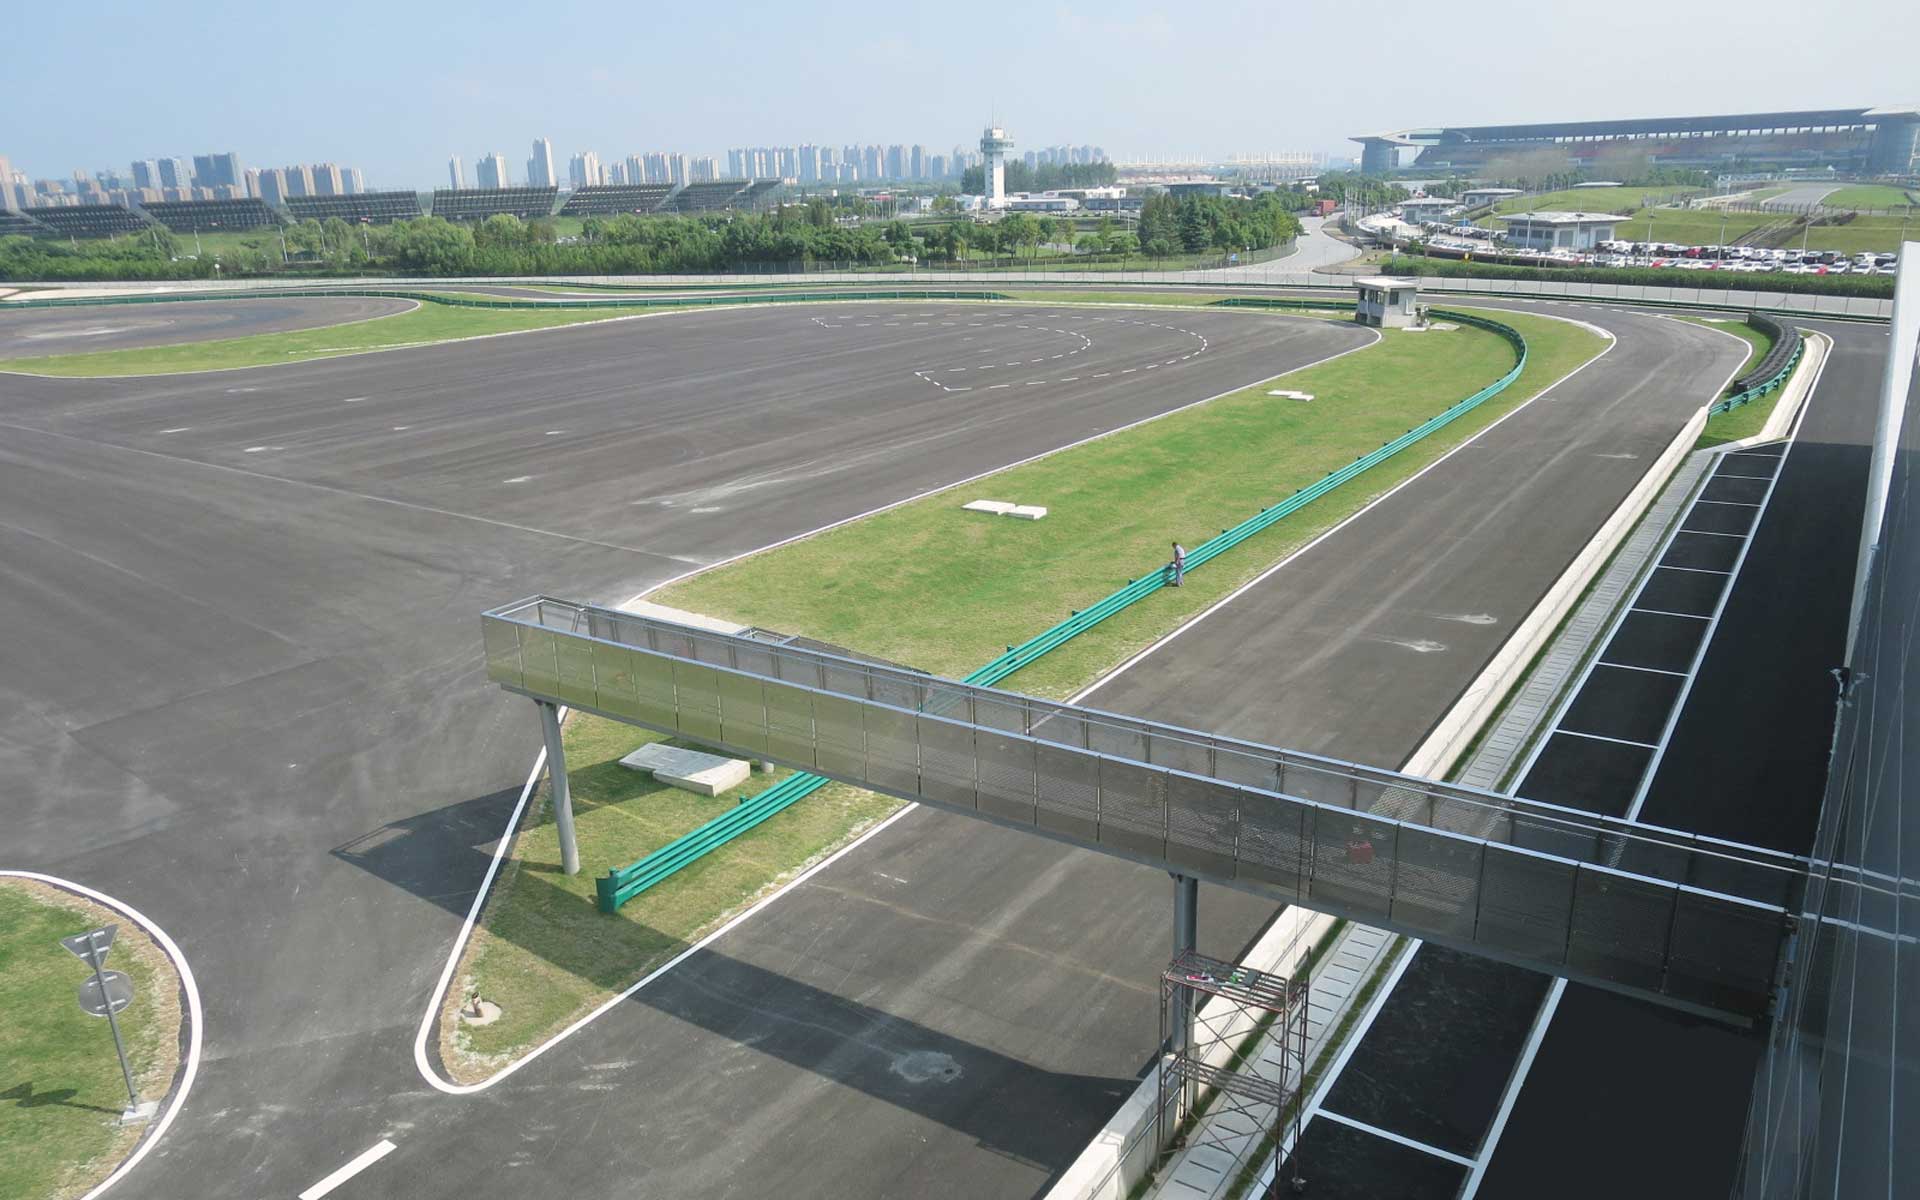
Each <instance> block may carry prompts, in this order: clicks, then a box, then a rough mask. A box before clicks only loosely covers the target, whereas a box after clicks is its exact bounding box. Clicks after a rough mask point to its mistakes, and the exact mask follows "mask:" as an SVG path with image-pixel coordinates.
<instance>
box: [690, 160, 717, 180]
mask: <svg viewBox="0 0 1920 1200" xmlns="http://www.w3.org/2000/svg"><path fill="white" fill-rule="evenodd" d="M687 175H688V180H687V182H689V183H712V182H713V181H714V180H716V179H718V178H720V160H719V159H717V158H715V157H714V156H713V155H711V154H703V155H700V156H699V157H697V158H693V159H689V160H688V162H687Z"/></svg>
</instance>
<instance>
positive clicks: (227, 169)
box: [193, 151, 246, 188]
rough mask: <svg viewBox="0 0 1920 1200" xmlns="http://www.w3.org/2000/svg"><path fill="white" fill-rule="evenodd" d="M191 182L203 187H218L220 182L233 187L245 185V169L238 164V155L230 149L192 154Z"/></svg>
mask: <svg viewBox="0 0 1920 1200" xmlns="http://www.w3.org/2000/svg"><path fill="white" fill-rule="evenodd" d="M193 184H194V186H195V187H203V188H218V187H220V186H221V185H222V184H225V185H227V186H228V187H234V188H240V187H245V186H246V171H245V169H244V168H242V167H241V165H240V156H239V155H237V154H235V153H233V152H232V151H228V152H227V153H225V154H196V155H194V156H193Z"/></svg>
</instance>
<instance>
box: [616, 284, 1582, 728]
mask: <svg viewBox="0 0 1920 1200" xmlns="http://www.w3.org/2000/svg"><path fill="white" fill-rule="evenodd" d="M1497 316H1498V319H1500V320H1503V321H1508V322H1509V323H1511V324H1512V325H1514V326H1515V327H1516V328H1518V329H1520V330H1521V331H1522V333H1523V334H1524V335H1525V336H1526V337H1527V339H1528V342H1529V343H1530V345H1531V347H1532V353H1531V358H1530V360H1529V363H1528V366H1527V370H1526V372H1525V373H1524V374H1523V375H1522V376H1521V378H1520V379H1519V380H1517V381H1516V382H1515V383H1514V385H1513V386H1512V387H1509V388H1508V389H1507V390H1506V391H1505V392H1503V393H1501V394H1500V395H1499V396H1497V397H1495V398H1494V399H1492V400H1490V401H1488V402H1487V403H1486V404H1484V405H1482V406H1481V407H1480V408H1479V409H1477V410H1475V411H1474V412H1472V413H1470V414H1468V415H1467V416H1465V417H1463V418H1461V419H1460V420H1458V421H1455V422H1454V423H1453V424H1452V425H1449V426H1448V427H1447V428H1445V429H1444V430H1442V431H1441V432H1439V433H1438V434H1435V435H1434V436H1432V437H1430V438H1428V439H1426V440H1425V441H1424V442H1421V443H1419V444H1418V445H1416V446H1414V447H1411V448H1409V449H1408V450H1406V451H1403V452H1402V453H1401V454H1399V455H1397V456H1396V457H1394V458H1392V459H1390V460H1388V461H1387V462H1386V463H1383V464H1381V465H1380V466H1379V467H1376V468H1375V469H1373V470H1372V471H1369V472H1368V473H1367V474H1366V475H1364V476H1362V477H1361V478H1360V479H1358V480H1355V481H1354V482H1352V483H1350V484H1348V485H1347V486H1346V487H1344V488H1341V489H1339V490H1338V491H1335V492H1333V493H1332V494H1330V495H1328V496H1326V497H1323V498H1322V499H1320V500H1318V501H1316V502H1315V503H1314V504H1312V505H1311V506H1309V507H1308V508H1307V509H1305V510H1303V511H1302V512H1300V513H1298V514H1296V515H1294V516H1292V517H1289V518H1287V519H1286V520H1283V521H1280V522H1278V523H1276V524H1275V525H1274V526H1272V527H1271V528H1269V529H1267V530H1265V531H1263V532H1262V533H1260V534H1259V535H1257V536H1256V537H1255V538H1253V539H1251V540H1249V541H1248V542H1246V543H1244V544H1243V546H1242V547H1241V548H1239V549H1237V550H1236V551H1235V553H1233V554H1232V555H1230V556H1227V557H1225V558H1222V559H1220V560H1219V561H1218V562H1217V563H1214V564H1210V565H1209V567H1208V569H1207V570H1205V571H1200V572H1196V573H1195V574H1194V575H1193V576H1191V577H1189V579H1188V580H1187V585H1186V586H1185V587H1183V588H1180V589H1177V590H1175V589H1168V590H1165V591H1162V592H1160V593H1157V594H1156V595H1154V596H1153V597H1151V598H1149V599H1148V600H1146V601H1145V602H1143V603H1140V604H1136V605H1134V606H1133V607H1132V608H1130V609H1128V610H1126V611H1125V612H1123V613H1121V614H1119V615H1117V616H1115V617H1112V618H1110V619H1109V620H1107V621H1105V622H1104V623H1102V624H1101V625H1099V626H1098V627H1096V628H1095V629H1093V630H1092V631H1090V632H1088V633H1086V634H1084V635H1082V636H1080V637H1078V638H1075V639H1074V640H1073V641H1071V642H1069V643H1067V644H1066V645H1065V646H1063V647H1061V648H1060V649H1059V650H1056V651H1055V652H1053V653H1052V654H1050V655H1048V656H1047V657H1045V658H1043V659H1041V660H1040V661H1039V662H1037V663H1035V664H1034V665H1032V666H1030V667H1028V668H1026V669H1025V670H1023V671H1022V672H1021V673H1020V674H1019V676H1018V677H1017V681H1016V682H1015V683H1014V684H1013V685H1012V686H1015V687H1017V688H1019V689H1020V690H1022V691H1025V692H1031V693H1038V694H1040V695H1045V696H1064V695H1069V694H1071V693H1072V692H1074V691H1077V690H1078V689H1079V688H1080V687H1082V686H1084V685H1085V684H1086V683H1087V682H1089V681H1090V680H1092V679H1095V678H1097V677H1099V676H1100V675H1101V674H1103V673H1105V672H1106V671H1108V670H1110V669H1112V668H1113V667H1114V666H1115V665H1117V664H1118V663H1120V662H1121V661H1123V660H1124V659H1126V658H1127V657H1128V656H1130V655H1132V654H1133V653H1135V652H1137V651H1138V650H1139V649H1141V648H1143V647H1144V646H1146V645H1148V644H1149V643H1151V642H1152V641H1154V640H1155V639H1157V638H1158V637H1159V636H1161V635H1162V634H1163V633H1165V632H1166V631H1167V630H1168V629H1170V628H1172V627H1173V626H1174V625H1176V624H1178V623H1179V622H1180V621H1182V620H1184V619H1185V618H1186V617H1188V616H1190V615H1191V614H1192V613H1194V612H1196V611H1198V610H1200V609H1201V608H1204V607H1206V606H1207V605H1209V604H1211V603H1213V602H1214V601H1215V600H1217V599H1219V598H1220V597H1222V596H1224V595H1226V594H1227V593H1228V592H1230V591H1232V590H1233V589H1234V588H1236V587H1238V586H1239V585H1240V584H1242V583H1244V582H1245V581H1246V580H1248V579H1250V578H1252V577H1253V576H1254V575H1256V574H1258V573H1259V572H1260V571H1262V570H1264V569H1266V567H1267V566H1268V565H1270V564H1271V563H1273V562H1276V561H1278V560H1279V559H1281V558H1284V557H1285V556H1286V555H1287V554H1288V553H1290V552H1292V551H1293V550H1295V549H1298V548H1299V547H1300V546H1302V545H1304V544H1305V543H1306V542H1308V541H1310V540H1311V539H1313V538H1314V537H1317V536H1318V535H1319V534H1320V533H1322V532H1324V531H1325V530H1326V529H1328V528H1330V527H1331V526H1332V525H1334V524H1336V523H1337V522H1339V521H1340V520H1342V519H1344V518H1345V517H1347V516H1348V515H1350V514H1352V513H1353V512H1355V511H1357V510H1358V509H1360V508H1362V507H1364V506H1365V505H1366V504H1367V503H1368V502H1369V501H1370V500H1372V499H1373V498H1374V497H1375V496H1377V495H1379V494H1380V493H1382V492H1384V491H1386V490H1388V489H1390V488H1392V487H1393V486H1395V485H1397V484H1398V483H1400V482H1401V481H1402V480H1404V479H1406V478H1407V477H1409V476H1410V475H1412V474H1414V473H1415V472H1417V471H1418V470H1420V469H1421V468H1422V467H1424V466H1425V465H1426V464H1428V463H1430V462H1432V461H1433V460H1434V459H1435V458H1437V457H1439V456H1440V455H1441V454H1443V453H1445V452H1446V451H1447V450H1448V449H1450V448H1451V447H1453V446H1456V445H1458V444H1459V443H1460V442H1461V441H1463V440H1465V439H1466V438H1467V437H1469V436H1471V435H1472V434H1473V433H1475V432H1477V431H1478V430H1480V429H1483V428H1485V427H1486V426H1487V425H1488V424H1489V423H1490V422H1492V421H1494V420H1496V419H1498V418H1499V417H1500V416H1501V415H1503V414H1504V413H1507V412H1509V411H1511V410H1512V409H1513V408H1514V407H1515V406H1516V405H1518V404H1520V403H1522V402H1523V401H1525V400H1526V399H1528V398H1530V397H1532V396H1534V395H1536V394H1538V393H1539V391H1540V390H1541V389H1542V388H1544V387H1546V386H1547V384H1549V383H1551V382H1552V381H1554V380H1556V379H1558V378H1560V377H1561V376H1563V375H1565V374H1566V373H1567V372H1568V371H1571V370H1572V369H1574V368H1575V367H1577V366H1579V365H1580V364H1581V363H1583V362H1585V361H1586V360H1587V359H1589V358H1591V357H1592V356H1593V355H1595V354H1597V353H1599V352H1600V350H1601V349H1603V348H1604V345H1605V343H1604V340H1603V339H1602V338H1600V337H1599V336H1598V335H1596V334H1594V333H1593V332H1591V331H1589V330H1587V329H1583V328H1581V327H1579V326H1575V325H1571V324H1568V323H1566V322H1561V321H1556V320H1552V319H1550V318H1545V317H1535V316H1528V315H1516V314H1512V313H1504V312H1503V313H1500V314H1497ZM1511 363H1512V356H1511V351H1510V350H1509V349H1508V347H1507V345H1506V343H1505V342H1504V341H1502V340H1501V339H1499V338H1498V337H1496V336H1495V335H1493V334H1491V333H1486V332H1483V331H1479V330H1474V329H1460V330H1456V331H1453V332H1447V333H1417V334H1416V333H1404V332H1400V331H1394V330H1389V331H1387V333H1386V335H1385V337H1384V338H1383V339H1382V340H1381V342H1380V343H1379V344H1378V345H1377V346H1375V347H1372V348H1370V349H1366V350H1362V351H1360V352H1358V353H1355V354H1349V355H1347V356H1345V357H1343V358H1339V359H1336V360H1334V361H1332V362H1329V363H1325V364H1322V365H1320V366H1316V367H1308V368H1306V369H1305V370H1303V371H1298V372H1295V373H1293V374H1292V375H1289V376H1287V377H1286V379H1285V381H1284V382H1285V385H1286V386H1287V387H1288V388H1291V389H1297V390H1302V391H1307V392H1310V393H1313V394H1314V395H1315V397H1316V398H1315V399H1314V400H1313V401H1311V402H1309V403H1300V402H1297V401H1292V400H1285V399H1278V398H1274V397H1270V396H1268V395H1267V394H1266V393H1267V391H1268V390H1269V387H1270V386H1271V381H1270V382H1269V383H1262V384H1259V385H1256V386H1254V387H1250V388H1246V389H1243V390H1241V391H1238V392H1235V393H1233V394H1231V395H1229V396H1226V397H1223V398H1221V399H1219V400H1215V401H1213V402H1211V403H1209V404H1206V405H1203V406H1200V407H1198V408H1193V409H1189V410H1186V411H1185V412H1181V413H1176V414H1174V415H1172V416H1169V417H1165V418H1162V419H1161V420H1158V421H1154V422H1151V423H1149V424H1147V425H1143V426H1139V427H1137V428H1135V429H1131V430H1128V431H1126V432H1124V433H1120V434H1116V435H1114V436H1112V437H1108V438H1103V439H1101V440H1099V441H1096V442H1091V443H1088V444H1086V445H1084V446H1079V447H1076V448H1074V449H1072V450H1068V451H1064V452H1062V453H1060V454H1056V455H1053V456H1051V457H1049V458H1046V459H1042V460H1041V461H1039V462H1035V463H1030V464H1027V465H1026V466H1023V467H1016V468H1014V469H1012V470H1009V471H1005V472H1002V473H1000V474H998V475H995V476H992V477H990V478H988V479H985V480H980V481H977V482H975V483H973V484H970V485H969V486H968V488H967V489H966V493H965V495H960V494H938V495H935V496H931V497H927V498H924V499H921V500H916V501H914V502H912V503H910V504H905V505H901V506H900V507H898V508H894V509H890V510H888V511H886V512H884V513H879V514H876V515H874V516H872V517H868V518H866V519H865V520H862V521H859V522H856V523H855V524H852V525H846V526H841V527H840V528H838V529H834V530H830V531H828V532H826V533H823V534H821V535H819V536H817V537H813V538H809V539H807V540H805V541H801V542H796V543H793V544H791V545H788V546H785V547H782V548H780V549H778V550H775V551H772V552H769V553H767V554H763V555H757V556H754V557H752V558H748V559H744V560H741V561H740V562H737V563H734V564H732V565H730V566H727V567H723V568H720V569H718V570H715V571H709V572H706V573H703V574H701V575H698V576H695V577H694V578H692V579H689V580H686V581H684V582H682V583H679V584H675V585H674V586H672V587H670V588H668V589H666V590H665V591H663V592H661V593H659V594H656V595H655V596H654V597H653V598H654V599H656V600H660V601H662V602H663V603H667V604H673V605H678V606H680V607H684V608H690V609H694V610H696V611H700V612H711V613H716V614H724V615H726V616H728V617H730V618H732V619H735V620H738V621H740V622H742V623H745V624H756V625H761V626H764V627H767V628H771V629H781V630H787V631H792V632H804V633H807V634H810V635H812V636H814V637H818V638H822V639H824V640H827V641H831V642H835V643H837V644H840V645H845V646H855V647H858V648H860V649H861V650H863V651H865V652H868V653H872V654H877V655H880V656H881V657H884V658H888V659H891V660H893V661H896V662H904V663H910V664H912V665H914V666H917V667H921V668H924V669H926V670H930V671H934V672H937V673H940V674H944V675H960V674H964V673H965V672H967V671H969V670H971V669H973V668H974V667H975V666H977V665H979V664H980V663H982V662H985V661H987V660H988V659H991V658H993V657H994V656H995V655H996V654H998V653H1000V652H1001V651H1002V650H1003V649H1004V648H1005V647H1006V646H1007V644H1009V643H1016V642H1019V641H1021V640H1022V639H1024V638H1027V637H1030V636H1032V635H1033V634H1035V633H1038V632H1040V631H1041V630H1042V629H1044V628H1046V627H1047V626H1049V625H1052V624H1053V623H1054V622H1056V621H1058V620H1061V619H1063V618H1065V617H1066V616H1067V615H1068V613H1069V611H1070V610H1072V609H1078V608H1084V607H1087V606H1088V605H1089V604H1091V603H1092V602H1093V601H1095V600H1097V599H1099V598H1100V597H1102V596H1104V595H1106V594H1107V593H1108V592H1110V591H1112V590H1113V589H1114V588H1116V587H1120V586H1122V585H1124V584H1125V583H1126V582H1127V579H1128V578H1129V577H1138V576H1140V575H1142V574H1145V573H1146V572H1149V571H1152V570H1156V569H1158V568H1159V567H1160V566H1161V565H1162V564H1164V563H1165V562H1166V560H1167V557H1168V551H1169V543H1171V542H1173V541H1175V540H1178V541H1180V542H1182V543H1184V544H1185V545H1188V546H1193V545H1197V544H1198V543H1199V542H1201V541H1204V540H1205V539H1206V538H1208V537H1211V536H1212V535H1214V534H1216V533H1218V532H1219V531H1220V530H1222V529H1224V528H1227V527H1228V526H1231V525H1233V524H1236V523H1237V522H1239V521H1242V520H1244V519H1246V518H1247V517H1248V516H1250V515H1252V514H1253V513H1255V512H1257V511H1259V510H1260V509H1261V508H1262V507H1264V506H1266V505H1269V504H1272V503H1273V502H1275V501H1276V500H1279V499H1281V498H1283V497H1285V496H1287V495H1289V494H1290V493H1292V492H1293V491H1295V490H1297V489H1298V488H1301V487H1303V486H1305V485H1306V484H1308V483H1311V482H1313V481H1314V480H1316V479H1318V478H1320V477H1321V476H1323V475H1325V474H1326V473H1327V472H1328V471H1330V470H1332V469H1333V468H1335V467H1337V466H1340V465H1342V464H1345V463H1349V462H1352V461H1353V459H1354V457H1355V455H1356V454H1358V453H1362V452H1364V451H1366V450H1370V449H1372V448H1374V447H1376V446H1379V445H1380V444H1382V443H1383V442H1386V441H1388V440H1390V439H1391V438H1394V437H1397V436H1398V435H1400V434H1402V433H1404V432H1406V430H1408V429H1409V428H1411V427H1413V426H1414V425H1417V424H1419V423H1420V422H1421V421H1424V420H1426V419H1427V418H1428V417H1430V416H1432V415H1433V414H1434V413H1436V412H1438V411H1440V410H1441V409H1442V408H1445V407H1446V406H1447V405H1449V404H1451V403H1453V402H1454V401H1456V400H1458V399H1460V398H1461V397H1463V396H1466V395H1468V394H1469V393H1471V392H1473V391H1474V390H1475V389H1477V388H1479V387H1482V386H1484V385H1486V384H1487V383H1489V382H1491V381H1492V380H1494V379H1495V378H1497V377H1498V376H1499V375H1500V374H1501V373H1502V372H1503V371H1505V370H1506V369H1507V367H1508V366H1509V365H1511ZM979 497H991V498H994V499H1002V500H1013V501H1016V502H1018V503H1022V504H1040V505H1045V506H1046V507H1047V508H1048V509H1049V515H1048V516H1047V518H1046V519H1045V520H1044V521H1037V522H1026V521H1008V520H1003V519H998V518H993V517H989V516H985V515H983V514H980V513H970V512H963V511H961V510H960V508H959V504H960V503H961V502H962V501H964V500H968V499H975V498H979ZM769 580H777V581H778V582H779V586H777V587H769V586H766V583H767V581H769Z"/></svg>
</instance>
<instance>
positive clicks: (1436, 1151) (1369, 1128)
mask: <svg viewBox="0 0 1920 1200" xmlns="http://www.w3.org/2000/svg"><path fill="white" fill-rule="evenodd" d="M1320 1116H1322V1117H1323V1118H1325V1119H1326V1120H1329V1121H1333V1122H1336V1123H1338V1124H1341V1125H1345V1126H1347V1127H1348V1128H1349V1129H1358V1130H1359V1131H1360V1132H1361V1133H1370V1134H1372V1135H1373V1136H1374V1137H1377V1138H1384V1139H1385V1140H1387V1141H1389V1142H1393V1143H1395V1144H1397V1145H1401V1146H1405V1147H1407V1148H1408V1149H1410V1150H1418V1151H1420V1152H1421V1153H1422V1154H1431V1155H1433V1156H1434V1157H1435V1158H1444V1159H1446V1160H1447V1161H1448V1162H1450V1163H1453V1164H1455V1165H1456V1166H1462V1167H1471V1166H1472V1165H1473V1160H1472V1159H1470V1158H1466V1157H1464V1156H1462V1155H1458V1154H1455V1153H1454V1152H1453V1151H1451V1150H1442V1149H1441V1148H1440V1147H1438V1146H1429V1145H1427V1144H1426V1143H1425V1142H1418V1141H1415V1140H1414V1139H1412V1138H1410V1137H1408V1136H1406V1135H1405V1134H1402V1133H1395V1132H1393V1131H1392V1130H1391V1129H1382V1128H1380V1127H1379V1126H1378V1125H1369V1124H1367V1123H1366V1122H1365V1121H1356V1120H1354V1119H1353V1118H1352V1117H1343V1116H1341V1115H1340V1114H1339V1113H1337V1112H1334V1111H1333V1110H1332V1109H1330V1108H1322V1109H1321V1110H1320Z"/></svg>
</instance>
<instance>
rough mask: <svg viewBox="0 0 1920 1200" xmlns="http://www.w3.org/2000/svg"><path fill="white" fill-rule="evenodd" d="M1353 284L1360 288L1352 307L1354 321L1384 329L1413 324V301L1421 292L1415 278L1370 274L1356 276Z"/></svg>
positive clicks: (1418, 282)
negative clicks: (1355, 303)
mask: <svg viewBox="0 0 1920 1200" xmlns="http://www.w3.org/2000/svg"><path fill="white" fill-rule="evenodd" d="M1353 286H1354V287H1355V288H1357V289H1359V292H1360V297H1359V303H1358V304H1357V305H1356V306H1355V307H1354V310H1353V319H1354V320H1355V321H1358V322H1359V323H1360V324H1362V325H1372V326H1374V327H1375V328H1386V329H1399V328H1402V327H1404V326H1407V325H1411V324H1413V320H1414V310H1415V308H1416V307H1417V306H1416V303H1415V302H1416V301H1417V300H1418V299H1419V296H1420V281H1419V280H1418V279H1394V278H1390V277H1388V276H1385V275H1369V276H1363V277H1361V278H1359V279H1355V280H1354V281H1353Z"/></svg>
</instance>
